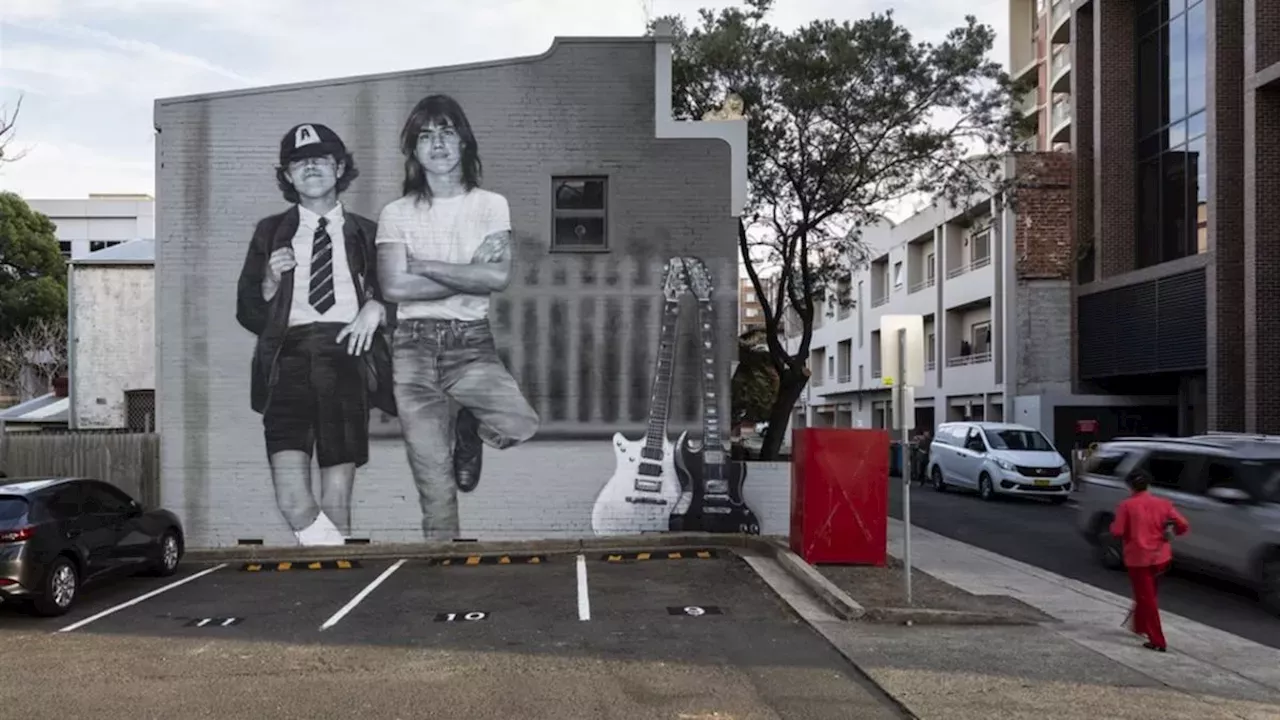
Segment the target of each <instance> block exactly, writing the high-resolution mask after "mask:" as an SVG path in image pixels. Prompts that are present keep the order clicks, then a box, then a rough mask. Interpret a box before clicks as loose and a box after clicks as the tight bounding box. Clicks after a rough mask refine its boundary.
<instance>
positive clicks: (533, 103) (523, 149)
mask: <svg viewBox="0 0 1280 720" xmlns="http://www.w3.org/2000/svg"><path fill="white" fill-rule="evenodd" d="M653 58H654V48H653V45H652V43H651V42H649V41H644V40H639V39H621V40H594V39H580V40H572V41H562V42H560V43H559V44H558V45H557V46H556V47H554V48H553V49H552V51H550V52H548V53H547V54H545V55H543V56H540V57H538V58H535V59H531V60H527V61H520V62H511V63H505V64H502V63H498V64H488V65H483V66H469V67H465V68H455V69H444V70H439V71H434V72H432V71H423V72H417V73H403V74H396V75H388V76H379V77H374V78H364V79H361V78H356V79H344V80H339V81H332V82H329V83H323V84H313V85H307V86H295V87H287V88H265V89H261V90H255V91H247V92H238V93H228V94H222V95H217V96H211V97H204V98H186V99H174V100H160V101H158V102H157V104H156V113H155V115H156V117H155V120H156V126H157V128H158V129H159V135H158V140H157V143H156V147H157V150H156V153H157V157H156V159H157V187H158V198H159V200H158V209H157V261H158V267H159V273H160V275H159V282H158V287H157V291H156V301H157V307H158V308H159V312H160V315H159V322H160V325H159V333H158V335H159V364H158V374H159V377H158V383H159V385H158V388H157V406H158V407H157V413H158V418H157V420H158V425H159V427H160V431H161V434H162V450H161V453H162V457H161V464H162V497H163V502H164V503H165V505H166V506H168V507H170V508H172V509H174V510H175V511H176V512H178V513H179V514H180V515H181V516H182V518H183V520H184V523H185V524H186V525H187V529H188V532H189V534H190V536H191V542H192V544H193V545H196V546H199V545H225V544H233V543H235V542H236V540H237V539H238V538H263V539H264V540H265V541H267V542H270V543H276V542H289V541H290V537H289V535H288V532H287V528H286V526H285V525H284V523H283V521H282V520H281V518H280V517H279V513H278V511H277V510H276V507H275V503H274V500H273V497H272V494H271V491H270V477H269V474H268V472H267V466H266V454H265V449H264V446H263V439H262V425H261V418H260V416H258V415H256V414H254V413H253V412H252V411H251V410H250V408H249V361H250V356H251V353H252V348H253V343H254V338H253V336H252V335H250V334H249V333H248V332H246V331H245V330H244V329H243V328H241V327H240V326H239V325H238V324H237V322H236V320H235V286H236V280H237V277H238V274H239V272H240V268H241V264H242V262H243V259H244V253H245V250H246V248H247V245H248V242H249V238H250V235H251V233H252V230H253V227H254V224H255V223H256V222H257V221H258V219H259V218H261V217H264V216H266V215H269V214H272V213H276V212H280V211H282V210H283V209H285V207H286V206H285V204H284V202H283V201H282V199H281V197H280V194H279V191H278V190H277V189H276V186H275V177H274V172H273V169H272V168H273V166H274V164H275V162H276V161H277V156H278V150H279V141H280V137H281V135H282V134H283V133H284V132H285V131H286V130H287V129H288V128H290V127H291V126H293V125H294V124H296V123H299V122H308V121H310V122H322V123H324V124H327V125H329V126H330V127H332V128H334V130H336V131H337V132H338V133H339V134H340V135H341V136H342V137H343V139H344V141H345V142H346V143H347V145H348V148H349V149H350V150H351V151H352V152H353V153H354V155H355V162H356V164H357V166H358V167H359V168H360V173H361V174H360V177H359V178H358V179H357V180H356V181H355V183H354V184H353V185H352V187H351V189H350V190H349V191H348V193H346V194H345V195H344V196H343V202H344V204H345V205H346V207H347V208H348V209H349V211H353V212H357V213H361V214H363V215H365V216H367V217H370V218H376V217H377V214H378V211H379V209H380V208H381V207H382V205H384V204H385V203H386V202H388V201H390V200H392V199H394V198H396V197H397V196H398V195H399V192H400V190H399V187H400V182H401V173H402V159H401V156H400V155H399V152H398V135H399V132H400V129H401V125H402V123H403V122H404V118H405V117H406V116H407V114H408V112H409V110H410V109H411V108H412V106H413V104H414V103H415V102H417V101H418V100H419V99H420V98H421V97H422V96H424V95H426V94H430V93H436V92H443V93H448V94H451V95H453V96H454V97H455V98H457V99H458V100H459V102H461V103H462V105H463V107H464V108H465V109H466V112H467V113H468V116H469V119H470V121H471V123H472V125H473V128H474V130H475V133H476V135H477V137H478V140H479V150H480V154H481V157H482V159H483V161H484V170H485V179H484V185H485V186H486V187H488V188H490V189H493V190H495V191H497V192H499V193H502V194H503V195H505V196H506V197H507V199H508V202H509V203H510V207H511V212H512V221H513V226H514V234H515V245H516V248H515V266H516V270H515V272H516V273H517V274H522V275H521V279H520V280H519V281H518V282H516V283H513V289H511V290H509V291H508V292H507V293H504V294H503V295H502V296H501V298H500V299H498V301H497V302H495V307H497V308H498V310H496V311H495V312H497V314H498V315H499V316H500V317H498V318H497V319H496V320H495V324H496V328H495V329H496V335H497V341H498V345H499V347H500V348H503V349H504V350H505V351H506V352H507V353H508V354H509V356H510V358H511V359H512V363H511V364H512V371H513V374H515V375H516V377H517V379H518V380H519V381H520V382H521V385H522V387H523V388H524V389H525V391H526V395H527V396H529V399H530V401H531V402H532V403H533V404H534V406H535V407H536V408H537V409H538V410H539V412H540V413H542V414H543V420H544V423H543V430H542V432H541V433H540V434H539V436H538V437H536V438H534V440H533V441H531V442H530V443H529V444H527V445H526V446H524V447H520V448H515V449H510V450H507V451H504V452H501V453H499V452H495V451H490V450H488V449H486V457H485V461H484V463H485V464H484V474H483V479H482V480H481V483H480V488H479V489H478V490H477V491H476V492H475V493H474V494H472V495H464V496H463V497H462V500H461V502H462V511H461V512H462V517H463V519H462V522H463V526H464V532H465V534H467V535H474V536H477V537H480V538H489V537H548V536H556V535H566V534H568V535H580V534H583V533H584V532H585V528H586V527H587V526H586V524H585V523H588V522H589V518H590V504H591V502H592V501H593V500H594V496H595V492H596V490H597V489H598V487H599V486H600V485H602V484H603V483H604V482H605V480H606V479H607V478H608V477H609V475H610V474H611V472H612V470H613V468H612V462H613V461H612V457H611V455H610V450H609V447H610V445H609V441H608V438H609V436H610V435H611V434H612V433H613V432H615V431H618V430H622V431H624V432H627V434H628V435H629V436H631V437H636V436H637V435H638V434H639V433H640V432H641V431H642V429H643V426H644V422H645V419H644V412H643V408H642V407H641V405H643V404H644V403H645V402H646V400H645V399H646V398H647V396H648V393H649V383H650V377H651V374H652V363H653V353H654V347H653V340H654V338H655V337H656V322H657V317H658V315H657V308H658V298H659V296H658V294H657V290H656V288H653V283H654V277H653V272H652V268H653V266H654V263H655V262H656V263H657V264H659V265H660V263H661V260H662V259H663V258H665V257H669V256H671V255H675V254H692V255H697V256H700V257H702V258H703V259H704V260H706V261H707V263H708V264H709V265H710V266H711V267H712V270H713V272H715V273H716V276H717V280H718V283H719V285H720V287H719V288H718V293H717V296H716V300H717V311H718V314H719V328H718V333H717V338H718V340H719V343H718V347H717V348H716V353H717V365H718V366H719V367H721V368H723V370H724V372H723V377H722V379H721V382H720V388H721V412H722V414H727V411H728V387H729V378H728V368H729V362H730V361H731V360H732V359H733V356H734V354H735V352H736V344H735V342H734V329H735V328H734V318H735V317H736V314H737V313H736V290H735V288H736V284H737V279H736V278H737V245H736V237H737V236H736V221H735V219H734V218H732V217H731V216H729V215H728V213H727V208H728V206H729V196H730V153H729V148H728V146H727V145H726V144H725V143H724V142H722V141H719V140H657V139H655V138H654V120H653V118H654V111H653V101H654V96H653V87H654V60H653ZM569 174H592V175H596V174H600V175H606V176H608V179H609V188H610V191H609V207H610V214H609V221H608V225H609V233H610V237H611V242H610V252H609V253H608V254H603V255H597V256H592V257H590V258H584V257H583V256H570V257H566V256H563V255H557V254H552V253H548V252H547V248H548V239H547V236H548V235H549V232H550V228H551V214H550V195H551V177H552V176H553V175H569ZM624 259H625V260H627V263H623V262H621V261H622V260H624ZM534 267H537V268H538V270H539V273H540V275H539V277H538V278H536V282H533V284H530V283H531V281H530V280H529V279H528V278H526V277H525V275H523V274H527V273H529V272H531V268H534ZM588 284H589V285H590V287H588V286H587V285H588ZM517 286H519V287H520V288H523V289H517ZM574 288H577V289H574ZM631 288H634V289H631ZM508 301H509V303H508ZM502 307H506V308H507V310H508V311H507V312H506V313H505V315H504V311H503V310H502ZM566 313H568V315H567V319H566ZM557 318H559V319H558V320H557ZM586 318H590V320H589V321H588V320H587V319H586ZM557 322H558V323H559V325H557V324H556V323H557ZM588 327H589V328H590V329H591V333H590V336H591V339H590V342H588V341H587V340H586V339H584V338H585V337H586V333H585V331H584V329H585V328H588ZM556 328H559V329H558V330H557V329H556ZM684 328H685V330H686V332H685V338H686V339H685V341H684V343H683V348H684V349H683V350H682V355H681V358H682V360H681V361H680V364H679V367H680V370H679V372H678V376H677V382H676V393H675V395H674V399H673V411H672V412H673V421H672V425H673V429H675V428H682V427H696V426H697V421H698V409H699V391H698V389H697V384H696V378H695V376H694V375H693V373H692V372H691V371H690V367H691V366H692V364H693V363H692V362H691V361H692V359H693V358H692V356H691V355H690V354H689V353H688V351H689V350H691V349H692V347H693V346H692V343H691V341H690V337H691V335H692V330H693V327H692V325H690V324H689V322H688V318H686V319H685V321H684ZM575 343H576V344H575ZM615 350H616V352H615ZM611 353H612V354H611ZM611 359H612V360H611ZM566 368H568V372H565V369H566ZM582 437H588V438H594V439H592V440H590V441H581V442H579V441H580V440H581V438H582ZM371 452H372V459H371V461H370V463H369V465H368V466H366V467H365V468H362V469H361V470H360V471H359V473H358V476H357V480H356V483H357V485H356V495H355V503H356V507H355V512H354V514H355V527H354V534H356V535H362V534H363V535H368V536H370V537H371V538H373V539H375V540H393V539H396V540H407V539H415V538H417V537H420V535H419V534H418V532H419V525H420V520H419V519H420V514H419V511H418V506H417V502H416V495H415V494H414V491H413V486H412V482H411V480H410V477H409V474H408V471H407V468H406V466H405V460H404V450H403V447H402V445H401V444H400V442H399V441H396V440H379V441H377V442H375V446H374V448H372V450H371ZM753 491H754V490H753Z"/></svg>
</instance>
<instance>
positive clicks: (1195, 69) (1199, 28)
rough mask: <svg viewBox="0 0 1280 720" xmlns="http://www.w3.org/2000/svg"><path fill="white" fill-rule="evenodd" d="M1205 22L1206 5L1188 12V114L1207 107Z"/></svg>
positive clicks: (1197, 6) (1202, 4)
mask: <svg viewBox="0 0 1280 720" xmlns="http://www.w3.org/2000/svg"><path fill="white" fill-rule="evenodd" d="M1204 21H1205V18H1204V3H1201V4H1199V5H1196V6H1195V7H1193V8H1191V10H1189V11H1188V12H1187V112H1197V111H1199V110H1203V109H1204V107H1205V91H1206V90H1207V88H1208V73H1207V66H1206V62H1207V61H1206V57H1207V55H1206V53H1205V33H1206V30H1205V27H1204Z"/></svg>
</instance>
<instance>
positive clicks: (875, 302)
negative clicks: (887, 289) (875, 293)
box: [871, 294, 889, 308]
mask: <svg viewBox="0 0 1280 720" xmlns="http://www.w3.org/2000/svg"><path fill="white" fill-rule="evenodd" d="M888 302H889V296H888V294H886V295H884V296H882V297H878V298H872V299H871V307H873V308H878V307H880V306H881V305H885V304H887V303H888Z"/></svg>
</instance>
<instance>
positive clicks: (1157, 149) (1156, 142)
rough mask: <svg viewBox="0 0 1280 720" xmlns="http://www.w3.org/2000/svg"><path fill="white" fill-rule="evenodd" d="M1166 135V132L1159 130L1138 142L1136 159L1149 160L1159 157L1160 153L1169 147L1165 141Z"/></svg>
mask: <svg viewBox="0 0 1280 720" xmlns="http://www.w3.org/2000/svg"><path fill="white" fill-rule="evenodd" d="M1166 135H1168V133H1167V132H1165V131H1161V132H1158V133H1156V134H1154V135H1151V136H1150V137H1148V138H1147V139H1146V140H1143V141H1142V142H1140V143H1138V159H1139V160H1150V159H1152V158H1158V157H1160V153H1163V152H1164V151H1165V149H1166V148H1168V147H1169V144H1168V143H1166V142H1165V136H1166Z"/></svg>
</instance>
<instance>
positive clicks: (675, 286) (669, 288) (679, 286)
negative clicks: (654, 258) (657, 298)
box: [662, 257, 689, 302]
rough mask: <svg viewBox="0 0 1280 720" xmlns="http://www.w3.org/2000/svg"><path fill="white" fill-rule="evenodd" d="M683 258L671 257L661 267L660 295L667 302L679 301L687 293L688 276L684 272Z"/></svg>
mask: <svg viewBox="0 0 1280 720" xmlns="http://www.w3.org/2000/svg"><path fill="white" fill-rule="evenodd" d="M685 262H686V261H685V258H681V257H673V258H671V259H670V260H667V264H666V265H664V266H663V267H662V276H663V279H662V294H663V296H665V297H666V298H667V301H668V302H674V301H677V300H679V299H680V296H681V295H684V294H685V293H687V292H689V276H688V274H687V273H686V271H685Z"/></svg>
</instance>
